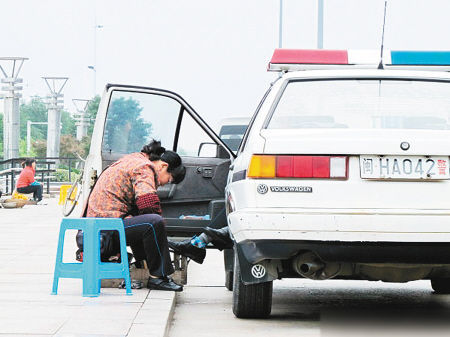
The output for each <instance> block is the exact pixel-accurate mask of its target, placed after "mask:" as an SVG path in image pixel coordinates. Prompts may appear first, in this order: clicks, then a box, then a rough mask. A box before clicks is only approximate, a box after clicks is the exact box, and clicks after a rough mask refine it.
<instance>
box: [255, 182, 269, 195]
mask: <svg viewBox="0 0 450 337" xmlns="http://www.w3.org/2000/svg"><path fill="white" fill-rule="evenodd" d="M256 190H257V191H258V193H259V194H266V193H267V191H268V190H269V188H268V187H267V185H266V184H259V185H258V187H257V188H256Z"/></svg>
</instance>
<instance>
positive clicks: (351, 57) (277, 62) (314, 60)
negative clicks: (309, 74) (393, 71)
mask: <svg viewBox="0 0 450 337" xmlns="http://www.w3.org/2000/svg"><path fill="white" fill-rule="evenodd" d="M379 55H380V54H379V51H375V50H326V49H275V51H274V53H273V56H272V59H271V60H270V63H269V66H268V69H267V70H268V71H294V70H307V69H332V68H341V67H349V66H350V67H355V65H357V66H358V67H364V66H366V67H367V66H369V67H370V68H376V67H377V66H378V63H379V62H380V56H379Z"/></svg>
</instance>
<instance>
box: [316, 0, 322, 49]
mask: <svg viewBox="0 0 450 337" xmlns="http://www.w3.org/2000/svg"><path fill="white" fill-rule="evenodd" d="M317 48H318V49H322V48H323V0H318V3H317Z"/></svg>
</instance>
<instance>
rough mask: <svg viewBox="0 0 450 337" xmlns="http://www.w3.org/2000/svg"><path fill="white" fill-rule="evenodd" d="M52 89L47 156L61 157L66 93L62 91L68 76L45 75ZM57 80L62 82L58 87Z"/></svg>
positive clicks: (49, 102)
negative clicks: (62, 119)
mask: <svg viewBox="0 0 450 337" xmlns="http://www.w3.org/2000/svg"><path fill="white" fill-rule="evenodd" d="M43 79H44V80H45V83H47V86H48V88H49V89H50V93H51V95H50V96H49V101H48V125H47V157H59V147H60V140H61V110H62V109H63V107H64V100H63V97H64V95H63V94H62V93H61V92H62V90H63V88H64V86H65V85H66V83H67V80H68V79H69V78H68V77H43ZM57 82H59V83H62V84H60V86H59V87H58V85H57V84H56V83H57Z"/></svg>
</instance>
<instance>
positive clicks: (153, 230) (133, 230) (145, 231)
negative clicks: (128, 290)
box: [123, 214, 174, 277]
mask: <svg viewBox="0 0 450 337" xmlns="http://www.w3.org/2000/svg"><path fill="white" fill-rule="evenodd" d="M123 224H124V227H125V236H126V239H127V246H130V247H131V250H132V251H133V255H134V258H135V259H136V261H143V260H146V261H147V265H148V269H149V271H150V274H151V275H153V276H158V277H161V276H167V275H170V274H172V273H173V272H174V269H173V265H172V262H171V260H170V254H169V246H168V243H167V234H166V227H165V225H164V220H163V218H162V217H161V216H160V215H158V214H143V215H138V216H134V217H132V218H127V219H124V220H123Z"/></svg>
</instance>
